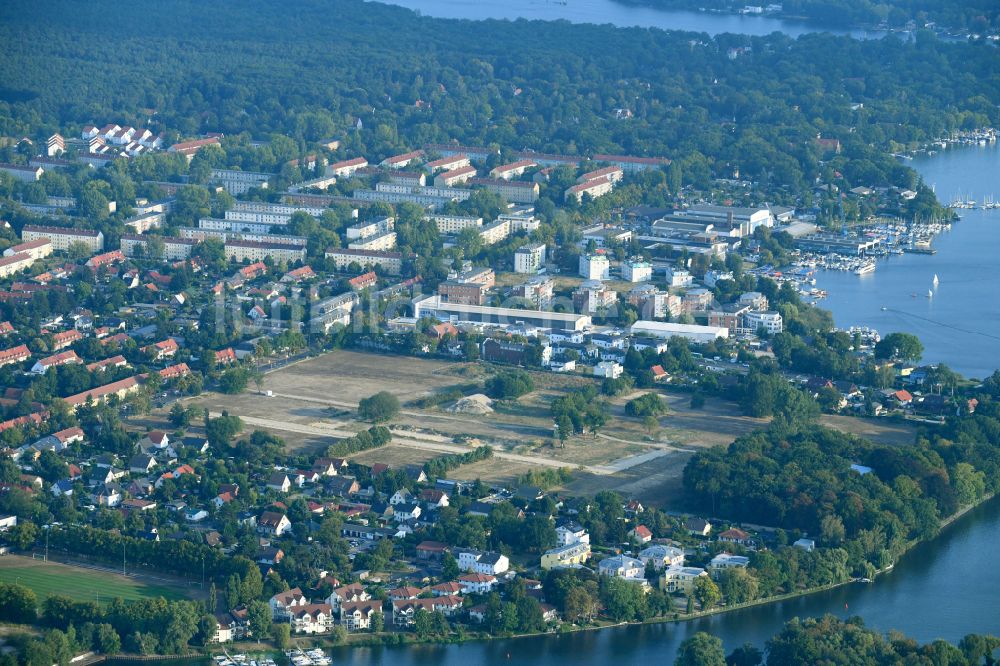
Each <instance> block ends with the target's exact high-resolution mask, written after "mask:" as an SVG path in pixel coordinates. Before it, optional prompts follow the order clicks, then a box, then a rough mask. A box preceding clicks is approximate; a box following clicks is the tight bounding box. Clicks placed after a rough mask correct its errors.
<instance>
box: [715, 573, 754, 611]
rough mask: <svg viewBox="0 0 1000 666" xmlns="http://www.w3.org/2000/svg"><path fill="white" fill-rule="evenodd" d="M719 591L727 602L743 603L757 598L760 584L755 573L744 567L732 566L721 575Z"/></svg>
mask: <svg viewBox="0 0 1000 666" xmlns="http://www.w3.org/2000/svg"><path fill="white" fill-rule="evenodd" d="M719 591H720V592H722V596H723V597H724V598H725V599H726V603H727V604H742V603H746V602H748V601H753V600H754V599H756V598H757V592H758V584H757V579H756V578H754V576H753V574H752V573H751V572H750V571H748V570H747V569H744V568H743V567H730V568H727V569H725V570H723V571H722V573H721V575H720V576H719Z"/></svg>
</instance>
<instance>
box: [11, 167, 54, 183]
mask: <svg viewBox="0 0 1000 666" xmlns="http://www.w3.org/2000/svg"><path fill="white" fill-rule="evenodd" d="M0 171H2V172H4V173H7V174H10V175H11V176H13V177H14V178H16V179H17V180H20V181H23V182H25V183H34V182H35V181H36V180H40V179H41V177H42V174H43V173H45V169H43V168H42V167H26V166H20V165H18V164H0Z"/></svg>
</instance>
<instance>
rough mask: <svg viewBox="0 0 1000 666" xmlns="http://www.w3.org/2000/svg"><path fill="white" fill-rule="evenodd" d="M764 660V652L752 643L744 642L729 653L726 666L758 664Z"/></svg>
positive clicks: (756, 665) (755, 665) (751, 665)
mask: <svg viewBox="0 0 1000 666" xmlns="http://www.w3.org/2000/svg"><path fill="white" fill-rule="evenodd" d="M763 662H764V654H763V653H762V652H761V651H760V650H759V649H757V647H756V646H755V645H753V644H752V643H745V644H743V645H741V646H740V647H738V648H736V649H735V650H733V651H732V652H730V653H729V656H728V657H726V666H758V665H759V664H762V663H763Z"/></svg>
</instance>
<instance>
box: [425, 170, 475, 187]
mask: <svg viewBox="0 0 1000 666" xmlns="http://www.w3.org/2000/svg"><path fill="white" fill-rule="evenodd" d="M475 175H476V168H475V167H473V166H464V167H459V168H458V169H452V170H451V171H445V172H444V173H439V174H438V175H437V176H435V177H434V187H454V186H456V185H461V184H462V183H465V182H467V181H468V180H469V179H470V178H474V177H475Z"/></svg>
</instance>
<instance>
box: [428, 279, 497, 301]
mask: <svg viewBox="0 0 1000 666" xmlns="http://www.w3.org/2000/svg"><path fill="white" fill-rule="evenodd" d="M488 289H489V288H488V287H487V286H486V285H484V284H481V283H476V282H460V281H457V280H447V281H445V282H442V283H441V284H439V285H438V295H439V296H440V298H441V300H442V301H443V302H446V303H459V304H463V305H483V304H485V303H486V292H487V291H488Z"/></svg>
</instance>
